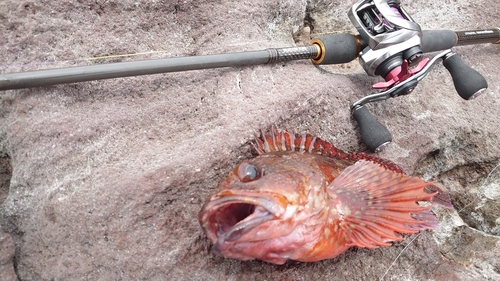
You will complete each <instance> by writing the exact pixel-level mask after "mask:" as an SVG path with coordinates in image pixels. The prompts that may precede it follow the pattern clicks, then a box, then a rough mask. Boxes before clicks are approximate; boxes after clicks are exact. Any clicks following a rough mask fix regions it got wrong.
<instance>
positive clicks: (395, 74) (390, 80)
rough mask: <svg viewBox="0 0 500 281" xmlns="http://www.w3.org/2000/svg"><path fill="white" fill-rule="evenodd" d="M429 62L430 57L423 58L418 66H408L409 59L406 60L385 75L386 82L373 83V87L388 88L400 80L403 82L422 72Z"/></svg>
mask: <svg viewBox="0 0 500 281" xmlns="http://www.w3.org/2000/svg"><path fill="white" fill-rule="evenodd" d="M427 62H429V58H425V59H423V60H421V61H420V62H419V63H418V64H417V66H415V67H414V68H409V67H408V61H407V60H404V61H403V64H401V65H400V66H398V67H395V68H394V69H393V70H391V72H389V74H387V76H385V82H378V83H375V84H373V85H372V88H373V89H388V88H390V87H392V86H394V84H396V83H398V82H403V81H405V80H406V79H408V78H410V77H411V76H412V75H414V74H416V73H418V72H420V71H421V70H422V69H423V68H424V67H425V65H426V64H427Z"/></svg>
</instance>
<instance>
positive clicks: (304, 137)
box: [253, 128, 349, 159]
mask: <svg viewBox="0 0 500 281" xmlns="http://www.w3.org/2000/svg"><path fill="white" fill-rule="evenodd" d="M253 146H254V148H255V150H256V151H257V153H258V154H259V155H261V154H265V153H271V152H277V151H297V152H307V153H313V154H322V155H325V156H329V157H337V158H340V159H347V158H348V157H349V154H347V153H345V152H343V151H342V150H340V149H338V148H336V147H335V146H333V145H331V144H330V143H329V142H327V141H324V140H322V139H321V138H319V137H315V136H313V135H311V134H310V133H309V132H305V133H300V134H299V133H298V132H295V133H294V134H290V133H288V132H287V131H285V130H283V131H281V132H278V131H277V130H276V129H275V128H272V129H271V132H270V133H266V132H264V131H263V130H261V135H260V136H257V137H255V142H254V143H253Z"/></svg>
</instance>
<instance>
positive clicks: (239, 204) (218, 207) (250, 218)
mask: <svg viewBox="0 0 500 281" xmlns="http://www.w3.org/2000/svg"><path fill="white" fill-rule="evenodd" d="M283 212H284V208H283V207H282V206H280V204H277V203H275V202H272V201H270V200H268V199H266V198H261V197H248V196H238V195H236V196H227V197H221V198H219V199H216V200H213V201H209V202H207V204H206V205H205V206H204V207H203V209H202V211H201V213H200V215H201V216H200V221H201V223H202V225H203V226H204V228H205V231H206V233H207V236H208V238H209V239H210V240H212V242H215V241H216V240H217V241H219V242H222V241H226V242H230V241H235V240H237V239H239V238H240V237H241V236H242V235H243V234H245V233H247V232H248V231H250V230H252V229H253V228H255V227H257V226H259V225H261V224H262V223H265V222H267V221H270V220H272V219H274V218H275V217H277V216H279V215H280V214H281V213H283Z"/></svg>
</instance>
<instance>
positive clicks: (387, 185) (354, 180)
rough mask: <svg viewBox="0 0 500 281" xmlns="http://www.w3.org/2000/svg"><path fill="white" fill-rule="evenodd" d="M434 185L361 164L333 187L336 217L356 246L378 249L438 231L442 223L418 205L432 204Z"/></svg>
mask: <svg viewBox="0 0 500 281" xmlns="http://www.w3.org/2000/svg"><path fill="white" fill-rule="evenodd" d="M430 185H432V183H428V182H425V181H423V180H422V179H419V178H416V177H407V176H405V175H403V174H399V173H396V172H393V171H389V170H387V169H384V168H383V167H381V166H379V165H378V164H375V163H373V162H370V161H364V160H360V161H358V162H356V163H355V164H353V165H351V166H349V167H347V168H346V169H345V170H344V171H342V173H341V174H340V175H339V176H338V177H337V178H336V179H335V180H334V181H333V182H332V183H331V184H330V186H329V193H330V194H331V196H332V197H333V198H334V200H333V201H334V202H340V203H337V204H335V205H333V206H332V208H334V209H333V215H332V216H333V217H335V218H336V220H338V221H340V222H339V224H340V229H342V230H343V232H344V233H345V234H346V235H347V237H349V240H350V241H351V243H352V244H353V246H358V247H364V248H377V247H379V246H388V245H390V244H389V243H387V242H391V241H399V240H402V237H401V235H400V233H408V234H409V233H417V232H418V231H420V230H424V229H431V228H437V226H438V220H437V218H436V216H435V215H434V214H433V213H432V212H431V211H430V210H429V209H430V207H431V206H421V205H419V204H418V203H417V201H430V200H431V198H432V197H433V196H434V195H436V193H427V192H425V190H424V189H425V188H426V187H427V186H430Z"/></svg>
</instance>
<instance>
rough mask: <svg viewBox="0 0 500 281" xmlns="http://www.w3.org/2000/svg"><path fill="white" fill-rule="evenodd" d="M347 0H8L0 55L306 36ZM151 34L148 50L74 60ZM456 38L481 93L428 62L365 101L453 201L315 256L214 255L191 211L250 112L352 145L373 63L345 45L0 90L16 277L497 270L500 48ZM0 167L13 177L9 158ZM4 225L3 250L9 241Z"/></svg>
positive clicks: (237, 151)
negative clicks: (243, 62) (473, 94)
mask: <svg viewBox="0 0 500 281" xmlns="http://www.w3.org/2000/svg"><path fill="white" fill-rule="evenodd" d="M402 2H403V4H404V5H405V8H406V9H407V11H408V12H409V13H410V14H411V15H412V17H413V18H414V19H415V20H416V21H417V22H419V23H420V24H421V26H422V27H423V28H424V29H452V30H467V29H476V28H489V27H494V26H498V22H496V21H497V20H498V14H497V13H498V10H499V4H498V3H497V2H495V1H493V2H491V1H489V2H486V1H479V0H472V1H463V0H458V1H443V2H436V1H427V0H425V1H409V0H408V1H402ZM20 3H21V4H20ZM350 4H352V3H344V2H343V1H285V0H281V1H278V0H273V1H202V0H199V1H130V0H123V1H63V2H60V1H59V2H56V1H42V2H40V1H24V2H19V1H14V0H4V1H1V2H0V30H1V31H0V34H2V42H3V44H0V53H1V54H2V62H1V64H2V65H1V68H0V71H2V73H8V72H16V71H27V70H34V69H43V68H53V67H67V66H73V65H86V64H94V63H106V62H116V61H131V60H139V59H153V58H160V57H173V56H187V55H201V54H212V53H224V52H234V51H245V50H260V49H265V48H269V47H284V46H294V45H295V44H302V43H304V42H307V41H308V40H309V35H310V36H311V37H315V36H319V35H320V34H323V33H339V32H355V30H354V28H353V27H352V25H351V24H350V22H349V20H348V18H347V9H348V7H349V5H350ZM304 19H306V20H307V21H306V25H309V31H310V34H308V31H307V30H304V29H303V27H304ZM311 27H313V28H311ZM151 51H161V52H152V53H149V54H143V55H137V56H126V57H110V58H107V59H97V60H88V59H86V58H92V57H99V56H111V55H115V54H130V53H146V52H151ZM455 51H456V52H457V53H459V54H461V55H462V58H463V59H464V61H465V62H467V63H468V64H469V65H471V66H472V67H474V68H475V69H476V70H478V71H479V72H481V73H482V74H483V75H484V76H485V77H486V79H487V80H488V83H489V89H488V90H487V92H486V93H484V94H483V95H482V96H481V97H480V98H478V99H476V100H472V101H463V100H462V99H461V98H460V97H459V96H458V95H457V94H456V92H455V90H454V88H453V85H452V81H451V78H450V76H449V74H448V73H447V71H446V70H445V69H444V67H442V66H441V65H436V66H435V67H434V70H433V71H432V72H431V73H430V74H429V75H428V76H427V77H426V78H425V79H424V80H423V81H421V82H420V84H419V86H418V87H417V89H416V90H415V91H414V93H412V94H411V95H409V96H406V97H400V98H397V99H392V100H388V101H386V102H381V103H377V104H373V105H370V110H371V111H372V113H373V114H374V115H375V116H376V117H378V118H379V120H380V121H381V122H382V123H383V124H385V125H386V126H387V127H388V128H389V130H390V131H391V132H392V134H393V139H394V141H393V143H392V144H391V145H390V146H388V147H387V149H386V150H384V151H383V152H382V153H380V154H379V156H381V157H383V158H387V159H391V160H393V161H394V162H396V163H397V164H399V165H400V166H401V167H402V168H403V169H404V170H405V171H406V172H407V173H409V174H415V175H418V176H422V177H424V178H425V179H427V180H435V181H438V182H439V183H441V184H442V185H443V186H444V187H445V188H446V189H447V190H448V191H449V192H450V196H451V198H452V201H453V203H454V205H455V207H456V209H457V210H442V209H437V210H436V212H437V213H438V214H439V217H440V220H441V222H442V226H441V228H440V229H439V230H437V231H434V232H431V231H428V232H423V233H421V234H417V235H412V236H408V237H407V239H406V240H405V241H403V242H401V243H395V245H394V246H392V247H386V248H380V249H376V250H367V249H351V250H349V251H347V252H346V253H344V254H343V255H341V256H339V257H337V258H335V259H332V260H328V261H322V262H317V263H299V262H288V263H287V264H285V265H283V266H275V265H270V264H267V263H263V262H259V261H250V262H241V261H237V260H227V259H224V258H220V257H217V256H214V255H213V254H212V253H211V252H210V248H211V245H210V243H209V242H208V240H207V239H206V238H205V237H204V235H203V233H202V231H201V228H200V227H199V225H198V221H197V214H198V212H199V210H200V208H201V205H202V204H203V202H204V200H205V199H206V198H207V197H208V195H209V194H210V193H211V192H212V191H213V190H214V188H215V186H216V184H217V182H218V181H219V180H220V179H221V178H222V177H223V176H224V175H225V174H227V172H228V171H230V170H231V169H232V168H233V166H234V164H235V163H236V162H238V161H240V160H241V159H243V158H246V157H251V150H250V147H249V143H248V142H249V140H251V138H252V135H253V133H254V132H256V131H257V130H258V129H260V128H268V127H270V126H271V125H275V126H276V127H278V128H288V129H291V130H294V129H297V130H309V131H310V132H311V133H313V134H318V135H320V136H321V137H323V138H324V139H327V140H330V141H331V142H332V143H334V144H336V145H337V146H338V147H339V148H341V149H344V150H346V151H352V150H361V151H363V150H365V146H364V145H363V144H362V142H361V141H360V140H359V134H358V133H357V131H356V126H357V125H356V123H355V122H354V121H353V120H352V119H351V118H350V112H349V105H350V104H351V103H352V102H354V101H356V100H357V99H359V98H361V97H363V96H364V95H366V94H367V93H369V92H370V90H369V87H370V85H371V84H373V83H375V82H377V81H380V79H379V78H374V77H368V76H367V75H366V74H365V73H364V72H363V71H362V70H361V69H360V67H359V66H358V65H357V63H356V62H353V63H350V64H346V65H341V66H334V67H322V68H317V67H314V66H313V65H312V64H311V63H310V62H308V61H297V62H290V63H286V64H279V65H263V66H253V67H241V68H228V69H212V70H203V71H190V72H184V73H170V74H160V75H150V76H141V77H129V78H120V79H113V80H103V81H92V82H85V83H78V84H70V85H58V86H52V87H44V88H35V89H23V90H15V91H13V90H12V91H6V92H2V93H0V97H1V102H2V103H1V107H0V108H1V111H0V113H1V118H2V123H1V124H0V144H1V146H0V149H1V151H0V155H1V156H2V157H3V158H2V159H8V160H6V161H7V162H8V164H5V165H2V167H8V166H11V167H12V171H11V176H12V177H11V178H10V181H6V183H7V184H4V185H3V186H2V187H1V188H0V199H4V200H5V201H4V202H3V203H2V202H0V203H2V205H1V207H0V224H1V226H2V229H3V231H4V232H6V233H7V234H8V235H9V236H10V237H12V239H13V240H14V243H15V258H14V259H13V260H14V261H13V262H14V263H15V266H14V267H15V268H16V273H17V276H18V277H19V279H21V280H52V279H53V280H75V279H77V280H79V279H90V280H118V279H119V280H129V279H141V280H144V279H147V280H167V279H170V280H173V279H179V280H221V279H230V280H235V279H259V280H265V279H276V280H285V279H292V280H298V279H303V280H317V279H319V278H321V279H326V280H331V279H336V280H342V279H344V280H374V279H386V280H423V279H425V280H427V279H430V280H457V279H462V280H477V279H484V280H498V279H500V258H499V254H498V253H500V249H499V247H500V242H499V240H500V238H499V236H498V225H499V219H498V217H499V216H500V214H499V213H498V206H499V200H500V199H499V197H498V183H499V182H500V171H499V169H496V170H495V167H496V165H497V164H498V163H499V162H500V146H499V143H500V135H499V134H498V127H499V125H500V123H499V119H498V112H497V109H498V108H500V100H499V99H498V94H499V92H500V82H499V79H498V77H500V76H499V68H498V65H499V64H500V56H499V52H500V51H499V48H498V46H497V45H491V44H487V45H477V46H465V47H457V48H456V49H455ZM3 155H6V157H4V156H3ZM3 173H6V174H9V176H10V173H9V172H8V169H7V168H5V169H4V172H3ZM7 186H8V187H7ZM7 188H8V196H7V198H4V197H5V196H1V195H2V194H6V190H7ZM9 236H5V235H3V234H2V237H9ZM0 241H3V242H1V243H2V244H1V245H2V250H1V253H2V261H4V259H3V257H4V255H3V253H4V251H6V250H5V249H6V248H5V247H7V248H8V247H9V245H10V244H9V243H10V242H9V238H3V239H0ZM5 241H7V242H5ZM4 243H6V244H4ZM3 245H7V246H3ZM5 253H6V254H7V255H12V251H11V250H8V251H6V252H5ZM5 262H7V263H11V262H12V259H11V258H8V259H5ZM2 264H4V263H2ZM6 266H7V268H12V267H11V266H9V265H8V264H7V265H6Z"/></svg>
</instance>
